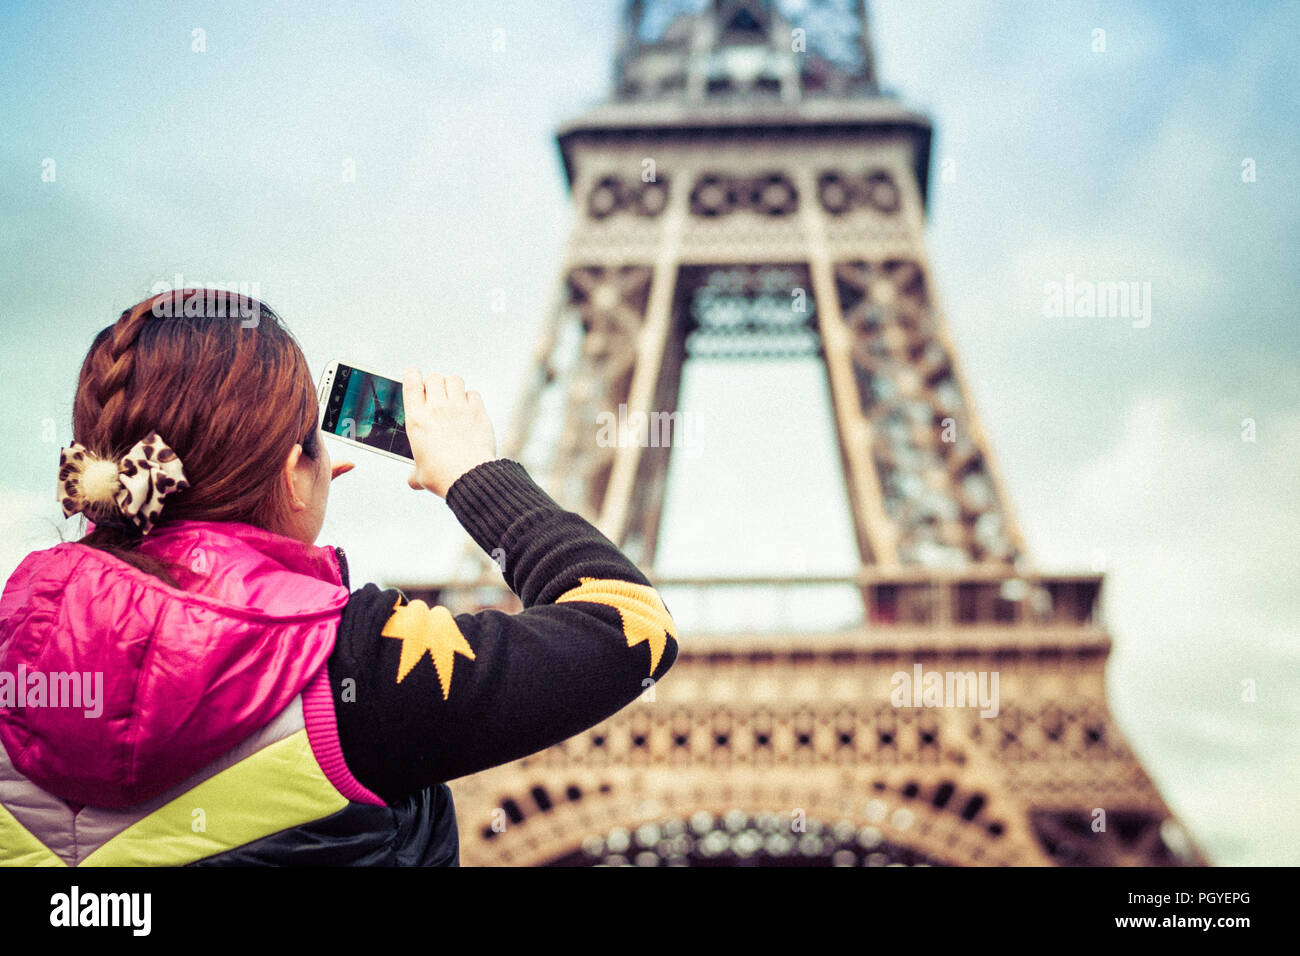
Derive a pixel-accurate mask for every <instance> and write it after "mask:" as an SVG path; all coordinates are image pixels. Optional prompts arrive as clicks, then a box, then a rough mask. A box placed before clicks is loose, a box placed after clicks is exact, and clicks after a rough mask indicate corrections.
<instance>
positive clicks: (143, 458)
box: [58, 432, 190, 534]
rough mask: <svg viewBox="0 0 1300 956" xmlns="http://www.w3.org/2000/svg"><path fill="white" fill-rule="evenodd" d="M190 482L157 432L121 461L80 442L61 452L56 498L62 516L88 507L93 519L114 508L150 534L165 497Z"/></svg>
mask: <svg viewBox="0 0 1300 956" xmlns="http://www.w3.org/2000/svg"><path fill="white" fill-rule="evenodd" d="M189 486H190V483H189V482H188V481H186V480H185V469H184V468H183V467H181V460H180V459H179V458H178V457H176V452H174V451H172V450H171V448H169V447H168V446H167V443H166V442H165V441H163V440H162V438H160V437H159V436H158V433H157V432H150V433H149V434H148V435H146V436H145V437H144V438H142V439H140V440H139V441H138V442H136V443H135V445H134V446H132V448H131V450H130V451H128V452H127V453H126V454H125V455H123V456H122V458H121V459H120V460H119V461H113V460H112V459H109V458H101V457H100V456H98V455H96V454H94V453H93V452H91V451H90V449H88V448H87V447H86V446H85V445H82V444H81V443H79V442H73V443H72V444H71V445H70V446H68V447H67V448H64V449H62V450H61V451H60V452H59V494H58V499H59V502H60V504H62V505H63V516H64V517H65V518H71V517H72V516H73V515H75V514H80V513H81V512H83V511H89V512H90V514H89V517H91V518H92V520H97V519H95V516H96V515H99V516H100V518H101V519H102V518H103V517H104V516H105V513H106V512H111V511H112V510H113V509H114V508H116V510H117V511H119V512H121V514H122V515H123V516H124V517H125V518H126V519H127V520H128V521H130V522H131V523H132V524H134V525H135V526H136V527H137V528H139V529H140V533H141V534H148V533H149V532H150V531H152V530H153V525H154V522H155V521H157V520H158V515H160V514H161V513H162V508H163V499H164V498H166V497H167V496H168V495H169V494H171V493H172V492H174V491H183V490H184V489H186V488H188V487H189Z"/></svg>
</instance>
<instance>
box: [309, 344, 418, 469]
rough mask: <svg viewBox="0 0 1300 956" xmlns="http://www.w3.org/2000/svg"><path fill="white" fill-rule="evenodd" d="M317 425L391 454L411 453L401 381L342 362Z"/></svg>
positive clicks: (407, 454) (326, 431) (405, 456)
mask: <svg viewBox="0 0 1300 956" xmlns="http://www.w3.org/2000/svg"><path fill="white" fill-rule="evenodd" d="M321 429H322V430H323V431H324V432H325V433H326V434H328V435H337V436H339V437H341V438H350V439H352V440H353V441H357V442H360V443H361V444H363V445H369V446H370V447H372V448H378V449H379V450H380V451H386V452H388V453H389V454H392V455H401V456H402V457H403V458H411V457H412V456H411V442H410V440H409V439H408V438H407V437H406V410H405V409H404V408H403V407H402V383H401V382H395V381H393V380H392V379H391V378H385V377H384V376H382V375H376V374H375V373H373V372H364V371H362V370H361V369H357V368H353V367H352V366H350V365H344V364H343V363H342V362H340V363H339V364H338V373H337V374H336V375H335V376H334V384H333V386H332V387H331V388H330V394H329V397H328V398H327V399H326V405H325V415H324V418H323V419H322V421H321Z"/></svg>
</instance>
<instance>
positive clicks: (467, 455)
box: [402, 366, 497, 498]
mask: <svg viewBox="0 0 1300 956" xmlns="http://www.w3.org/2000/svg"><path fill="white" fill-rule="evenodd" d="M402 403H403V405H404V406H405V408H406V436H407V438H409V439H410V441H411V455H412V456H413V457H414V458H415V468H414V469H413V470H412V471H411V476H410V477H409V478H408V479H407V480H406V483H407V484H409V485H410V486H411V487H412V488H415V489H416V490H419V489H421V488H424V489H428V490H429V491H432V492H433V493H434V494H435V495H437V496H438V497H439V498H445V497H446V496H447V489H449V488H450V487H451V486H452V485H453V484H454V483H455V481H456V479H457V478H459V477H460V476H461V475H463V474H465V472H467V471H469V470H470V469H471V468H474V467H475V466H477V465H481V464H483V462H485V461H492V460H493V459H494V458H496V457H497V444H496V439H495V438H494V437H493V435H492V421H491V419H489V418H488V414H487V409H485V408H484V407H483V396H481V395H479V393H478V392H467V391H465V382H464V380H463V379H461V377H460V376H458V375H448V376H446V377H443V376H442V375H438V374H436V373H435V374H433V375H430V376H429V377H428V378H424V379H422V378H421V377H420V370H419V369H417V368H416V367H415V366H411V367H410V368H408V369H407V370H406V372H405V374H404V375H403V376H402Z"/></svg>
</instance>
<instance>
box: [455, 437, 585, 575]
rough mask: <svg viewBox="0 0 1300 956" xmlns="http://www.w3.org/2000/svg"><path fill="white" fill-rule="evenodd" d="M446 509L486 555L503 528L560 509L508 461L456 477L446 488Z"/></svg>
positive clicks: (498, 540)
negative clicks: (530, 515) (538, 512)
mask: <svg viewBox="0 0 1300 956" xmlns="http://www.w3.org/2000/svg"><path fill="white" fill-rule="evenodd" d="M447 507H449V508H450V509H451V512H452V514H454V515H455V516H456V520H457V521H459V522H460V523H461V525H463V526H464V528H465V530H466V531H468V532H469V536H470V537H471V538H473V539H474V541H475V543H476V544H477V545H478V546H479V547H480V548H482V549H483V550H484V551H486V552H487V553H489V554H491V553H492V550H493V549H494V548H497V547H500V545H501V539H502V537H503V536H504V535H505V532H506V529H507V528H509V527H510V526H511V525H512V524H514V523H515V522H516V521H518V520H519V519H520V518H522V517H523V516H524V515H525V514H526V513H527V512H529V511H533V510H536V509H541V510H544V511H548V512H553V511H557V510H563V509H561V508H560V506H559V505H558V504H556V502H555V499H553V498H552V497H551V496H550V495H548V494H547V493H546V492H545V491H543V490H542V489H541V488H539V487H538V486H537V484H536V482H534V481H533V479H532V478H530V477H529V476H528V472H527V471H526V470H525V469H524V466H523V465H521V464H519V462H517V461H514V460H512V459H509V458H498V459H496V460H494V461H485V462H484V463H483V464H481V465H477V466H475V467H474V468H471V469H470V470H469V471H467V472H465V474H463V475H461V476H460V477H459V478H457V479H456V481H455V482H454V483H453V484H452V486H451V487H450V488H448V489H447Z"/></svg>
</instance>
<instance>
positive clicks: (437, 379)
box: [424, 372, 447, 402]
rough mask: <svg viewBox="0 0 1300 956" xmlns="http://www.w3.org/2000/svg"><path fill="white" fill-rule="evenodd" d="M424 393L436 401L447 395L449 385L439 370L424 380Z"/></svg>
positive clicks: (430, 399) (429, 398) (429, 399)
mask: <svg viewBox="0 0 1300 956" xmlns="http://www.w3.org/2000/svg"><path fill="white" fill-rule="evenodd" d="M424 394H425V396H426V397H427V400H428V401H430V402H436V401H439V400H441V399H444V398H446V397H447V386H446V385H445V384H444V379H443V377H442V376H441V375H439V374H438V373H437V372H434V373H432V374H431V375H429V376H428V377H427V378H426V379H425V380H424Z"/></svg>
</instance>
